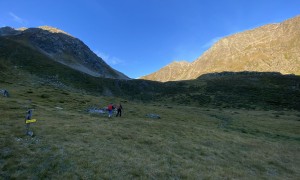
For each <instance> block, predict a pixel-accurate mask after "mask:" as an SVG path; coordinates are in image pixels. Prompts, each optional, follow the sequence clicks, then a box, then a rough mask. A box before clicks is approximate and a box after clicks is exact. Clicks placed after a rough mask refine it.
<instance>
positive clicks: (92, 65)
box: [0, 26, 130, 79]
mask: <svg viewBox="0 0 300 180" xmlns="http://www.w3.org/2000/svg"><path fill="white" fill-rule="evenodd" d="M0 36H1V37H5V38H8V39H11V40H14V41H15V42H18V43H22V44H23V45H26V46H28V47H31V48H32V49H34V50H37V51H39V52H41V53H43V54H45V55H47V56H48V57H49V58H51V59H52V60H54V61H56V62H59V63H61V64H64V65H67V66H69V67H70V68H72V69H75V70H78V71H80V72H84V73H87V74H89V75H91V76H95V77H106V78H115V79H130V78H129V77H127V76H126V75H124V74H123V73H121V72H119V71H117V70H115V69H113V68H111V67H110V66H109V65H108V64H107V63H106V62H104V60H103V59H102V58H101V57H98V56H97V55H96V54H95V53H94V52H93V51H91V50H90V49H89V47H88V46H87V45H85V44H84V43H83V42H82V41H81V40H80V39H78V38H75V37H73V36H72V35H70V34H68V33H67V32H64V31H62V30H60V29H58V28H54V27H51V26H40V27H37V28H20V29H14V28H11V27H3V28H0Z"/></svg>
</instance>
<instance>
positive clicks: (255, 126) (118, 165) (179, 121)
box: [0, 81, 300, 179]
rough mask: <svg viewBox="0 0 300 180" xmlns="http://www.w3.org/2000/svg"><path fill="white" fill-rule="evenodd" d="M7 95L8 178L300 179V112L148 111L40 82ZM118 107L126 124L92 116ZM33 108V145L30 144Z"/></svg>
mask: <svg viewBox="0 0 300 180" xmlns="http://www.w3.org/2000/svg"><path fill="white" fill-rule="evenodd" d="M1 88H3V89H4V88H5V89H7V90H8V91H9V92H10V95H11V96H10V97H9V98H6V97H2V96H1V97H0V179H299V177H300V131H299V129H300V112H299V111H295V110H285V111H283V110H282V111H272V110H265V111H264V110H246V109H242V108H241V109H233V108H208V107H192V106H190V107H189V106H182V105H178V104H172V103H163V102H149V103H143V102H139V101H131V100H127V99H119V98H114V97H101V96H95V95H90V94H88V93H84V92H76V91H66V90H62V89H58V88H54V87H52V86H47V85H41V84H38V83H36V84H34V83H31V84H26V83H22V82H19V83H8V82H6V81H1V82H0V89H1ZM29 99H30V100H31V101H29ZM110 102H113V103H118V102H122V105H123V108H124V111H123V117H121V118H120V117H113V118H110V119H109V118H108V117H107V116H102V115H97V114H90V113H88V112H87V111H86V110H87V109H88V108H89V107H99V108H102V107H106V106H107V104H108V103H110ZM28 108H32V109H33V118H36V119H37V120H38V121H37V123H34V124H32V126H31V129H32V130H33V132H34V137H29V136H25V127H24V118H25V114H26V110H27V109H28ZM150 113H154V114H158V115H160V116H161V119H151V118H148V117H146V114H150Z"/></svg>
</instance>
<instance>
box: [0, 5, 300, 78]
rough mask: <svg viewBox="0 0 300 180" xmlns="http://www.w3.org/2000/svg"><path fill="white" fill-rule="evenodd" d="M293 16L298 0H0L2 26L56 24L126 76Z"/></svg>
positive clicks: (191, 58)
mask: <svg viewBox="0 0 300 180" xmlns="http://www.w3.org/2000/svg"><path fill="white" fill-rule="evenodd" d="M297 15H300V1H299V0H72V1H66V0H47V1H45V0H0V26H1V27H2V26H11V27H14V28H19V27H37V26H42V25H49V26H53V27H57V28H59V29H61V30H63V31H66V32H68V33H69V34H71V35H73V36H75V37H77V38H79V39H81V40H82V41H83V42H84V43H85V44H87V45H88V46H89V47H90V49H91V50H93V51H94V52H95V53H96V54H98V55H99V56H100V57H102V58H103V59H104V60H105V61H106V62H107V63H108V64H109V65H110V66H112V67H113V68H115V69H117V70H119V71H121V72H123V73H125V74H126V75H128V76H129V77H131V78H137V77H140V76H142V75H146V74H150V73H152V72H154V71H157V70H159V69H160V68H162V67H163V66H165V65H167V64H169V63H171V62H172V61H179V60H186V61H189V62H192V61H194V60H195V59H196V58H197V57H199V56H200V55H201V54H202V53H203V52H204V51H205V50H207V49H208V48H209V47H210V46H211V45H212V44H213V43H214V42H216V41H217V40H218V39H220V38H222V37H225V36H228V35H230V34H234V33H237V32H241V31H244V30H248V29H252V28H255V27H258V26H262V25H265V24H269V23H278V22H282V21H284V20H286V19H289V18H292V17H294V16H297Z"/></svg>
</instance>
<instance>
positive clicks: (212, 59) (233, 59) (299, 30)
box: [141, 16, 300, 82]
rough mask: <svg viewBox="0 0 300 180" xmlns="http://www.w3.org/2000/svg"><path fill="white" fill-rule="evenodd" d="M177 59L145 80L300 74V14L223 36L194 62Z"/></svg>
mask: <svg viewBox="0 0 300 180" xmlns="http://www.w3.org/2000/svg"><path fill="white" fill-rule="evenodd" d="M179 64H180V63H178V62H175V63H171V64H170V65H167V66H166V67H163V68H162V69H160V70H159V71H157V72H155V73H152V74H150V75H147V76H143V77H141V79H147V80H154V81H162V82H165V81H177V80H188V79H195V78H197V77H199V76H200V75H203V74H207V73H215V72H224V71H230V72H241V71H257V72H280V73H282V74H296V75H299V74H300V16H297V17H294V18H292V19H288V20H286V21H284V22H282V23H278V24H269V25H265V26H261V27H258V28H255V29H252V30H248V31H245V32H241V33H237V34H234V35H231V36H228V37H225V38H222V39H221V40H219V41H218V42H217V43H215V44H214V45H213V46H212V47H211V48H210V49H208V50H207V51H206V52H205V53H204V54H203V55H202V56H200V57H199V58H198V59H196V60H195V61H194V62H192V63H187V62H184V63H182V64H184V65H182V64H181V65H179Z"/></svg>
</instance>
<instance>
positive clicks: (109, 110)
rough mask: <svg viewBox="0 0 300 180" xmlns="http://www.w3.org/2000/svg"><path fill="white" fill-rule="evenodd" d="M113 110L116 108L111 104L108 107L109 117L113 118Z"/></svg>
mask: <svg viewBox="0 0 300 180" xmlns="http://www.w3.org/2000/svg"><path fill="white" fill-rule="evenodd" d="M113 109H114V106H113V104H112V103H110V104H109V105H108V107H107V110H108V117H109V118H110V117H112V112H113Z"/></svg>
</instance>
